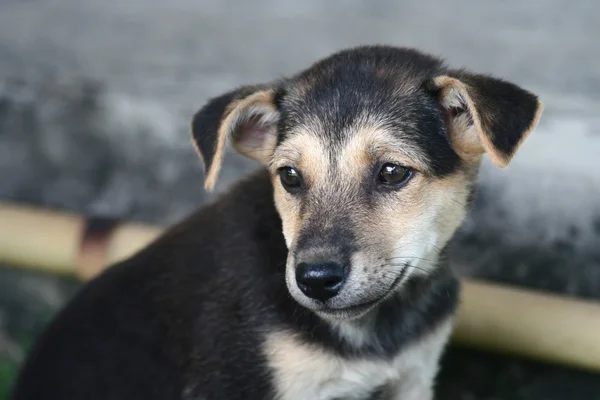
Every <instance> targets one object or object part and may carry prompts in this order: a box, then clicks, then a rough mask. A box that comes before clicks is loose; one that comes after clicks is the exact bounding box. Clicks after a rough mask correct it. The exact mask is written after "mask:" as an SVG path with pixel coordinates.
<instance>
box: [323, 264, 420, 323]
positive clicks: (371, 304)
mask: <svg viewBox="0 0 600 400" xmlns="http://www.w3.org/2000/svg"><path fill="white" fill-rule="evenodd" d="M408 269H409V268H408V267H406V268H403V269H402V271H401V272H400V274H399V275H398V276H397V277H396V279H394V282H392V284H391V285H390V288H389V289H388V290H387V291H386V292H385V293H384V294H383V295H382V296H379V297H378V298H376V299H374V300H369V301H366V302H364V303H359V304H355V305H351V306H348V307H341V308H331V307H326V308H323V309H320V310H315V311H316V313H317V314H319V315H321V316H323V317H325V318H331V319H336V320H342V319H344V320H348V319H357V318H361V317H363V316H365V315H367V314H368V313H369V312H371V311H372V310H374V309H375V308H377V306H378V305H380V304H381V303H383V302H384V301H386V300H387V299H388V298H389V297H390V296H391V295H393V293H394V292H395V291H396V289H397V288H398V285H399V284H400V282H402V280H403V279H404V277H405V276H406V273H407V271H408Z"/></svg>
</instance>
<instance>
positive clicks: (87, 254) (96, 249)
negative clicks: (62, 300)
mask: <svg viewBox="0 0 600 400" xmlns="http://www.w3.org/2000/svg"><path fill="white" fill-rule="evenodd" d="M161 232H162V229H160V228H158V227H154V226H149V225H143V224H133V223H123V222H120V221H117V220H108V219H101V218H86V217H83V216H81V215H76V214H72V213H66V212H56V211H49V210H44V209H39V208H35V207H28V206H22V205H16V204H7V203H0V261H4V262H6V263H8V264H11V265H15V266H21V267H24V268H33V269H36V270H41V271H45V272H50V273H55V274H70V275H77V276H78V277H80V278H81V279H83V280H88V279H91V278H93V277H94V276H95V275H96V274H98V273H99V272H101V271H102V270H103V269H104V268H105V267H106V266H107V265H111V264H113V263H115V262H117V261H120V260H123V259H125V258H127V257H129V256H131V255H133V254H134V253H135V252H137V251H139V250H141V249H142V248H143V247H144V246H146V245H148V244H149V243H150V242H151V241H152V240H154V239H155V238H156V237H158V236H159V235H160V233H161Z"/></svg>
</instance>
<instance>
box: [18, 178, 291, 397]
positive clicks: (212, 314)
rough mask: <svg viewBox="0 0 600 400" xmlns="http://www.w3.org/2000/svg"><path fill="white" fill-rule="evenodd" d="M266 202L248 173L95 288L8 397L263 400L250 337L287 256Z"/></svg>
mask: <svg viewBox="0 0 600 400" xmlns="http://www.w3.org/2000/svg"><path fill="white" fill-rule="evenodd" d="M271 196H272V194H271V188H270V182H269V180H268V177H267V176H266V173H264V172H261V173H260V174H257V175H254V176H252V177H251V178H249V179H247V180H245V181H243V182H241V183H240V184H239V185H237V186H236V187H235V188H234V189H233V190H232V191H231V192H230V193H229V194H228V195H227V196H226V197H224V198H222V199H221V200H219V201H217V202H216V203H215V204H213V205H210V206H209V207H207V208H205V209H203V210H202V211H200V212H198V213H197V214H195V215H193V216H192V217H191V218H190V219H188V220H187V221H186V222H185V223H183V224H181V225H179V226H176V227H174V228H172V229H170V230H169V231H168V232H167V233H166V234H165V235H164V236H163V237H162V238H159V239H158V241H157V242H156V243H154V245H153V246H150V247H149V248H147V249H146V250H144V251H142V252H141V253H139V254H137V255H136V256H134V257H133V258H131V259H129V260H127V261H124V262H123V263H121V264H119V265H116V266H114V267H112V268H111V269H109V270H108V271H107V272H105V273H104V274H103V275H101V276H100V277H99V278H97V279H96V280H94V281H92V282H91V283H90V284H89V285H87V286H86V287H85V288H84V289H83V290H82V291H81V292H80V293H79V294H78V295H77V296H76V297H75V298H74V299H73V301H72V302H71V303H70V304H69V305H68V306H67V307H66V308H65V309H64V310H63V311H62V312H61V313H60V315H59V316H58V317H57V318H56V320H55V321H54V322H53V323H52V324H51V325H50V327H49V329H48V330H47V331H46V332H45V334H44V335H43V336H42V338H41V339H40V341H39V342H38V344H37V345H36V347H35V348H34V350H33V352H32V354H31V356H30V358H29V360H28V363H27V364H26V365H25V367H24V369H23V371H22V373H21V376H20V378H19V381H18V382H17V385H16V387H15V391H14V394H13V399H14V400H25V399H27V400H33V399H40V400H41V399H44V400H58V399H87V400H94V399H99V400H100V399H103V400H106V399H147V400H150V399H161V400H166V399H181V398H182V393H184V392H188V394H189V398H194V399H195V398H197V397H195V396H194V394H193V392H194V387H193V386H194V385H193V384H192V383H194V384H197V385H198V387H202V388H203V390H205V391H208V392H210V393H212V394H213V395H212V397H211V398H222V399H237V398H239V399H242V398H246V399H251V398H256V399H263V398H268V395H267V393H268V391H269V390H270V388H269V386H268V385H267V384H265V380H264V379H262V377H264V376H265V375H266V374H267V372H266V369H265V367H264V363H263V361H264V360H263V358H262V356H261V352H260V348H261V343H260V342H259V340H260V335H259V333H260V332H257V330H260V329H264V328H261V327H262V326H264V324H265V322H266V321H268V320H269V318H275V316H271V317H270V314H272V313H273V304H274V303H273V300H274V298H275V297H277V296H285V293H275V292H274V291H273V289H276V290H277V288H278V287H279V289H283V290H285V286H282V285H271V287H270V288H269V287H268V286H269V282H270V281H273V280H277V275H278V274H277V271H276V270H277V269H278V270H279V271H280V273H279V274H280V277H283V274H284V269H283V265H284V263H285V256H286V252H285V244H284V242H283V238H282V236H281V233H280V231H279V228H278V224H279V221H278V217H277V214H276V212H275V209H274V207H273V205H272V199H271ZM249 244H251V245H249ZM269 269H272V271H268V270H269ZM281 279H283V278H281ZM259 322H260V323H259ZM222 374H227V375H222ZM188 378H189V379H188ZM255 378H256V379H255ZM240 393H243V395H241V394H240Z"/></svg>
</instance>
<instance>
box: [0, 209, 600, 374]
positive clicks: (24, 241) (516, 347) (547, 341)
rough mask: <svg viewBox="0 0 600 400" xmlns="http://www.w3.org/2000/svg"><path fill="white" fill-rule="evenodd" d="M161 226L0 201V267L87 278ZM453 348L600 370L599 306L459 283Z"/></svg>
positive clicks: (502, 287)
mask: <svg viewBox="0 0 600 400" xmlns="http://www.w3.org/2000/svg"><path fill="white" fill-rule="evenodd" d="M161 232H162V229H161V228H157V227H153V226H148V225H142V224H132V223H125V222H119V221H108V220H98V219H93V218H91V219H90V218H85V217H82V216H78V215H75V214H69V213H58V212H51V211H47V210H40V209H37V208H33V207H24V206H17V205H10V204H2V203H0V261H4V262H6V263H9V264H12V265H15V266H22V267H29V268H34V269H37V270H42V271H46V272H52V273H60V274H71V275H77V276H79V277H80V278H81V279H83V280H89V279H91V278H93V277H94V276H96V275H97V274H98V273H100V272H101V271H102V270H103V269H104V268H106V267H107V266H108V265H111V264H113V263H115V262H117V261H120V260H122V259H124V258H126V257H129V256H131V255H133V254H134V253H135V252H137V251H139V250H141V249H142V248H143V247H145V246H146V245H148V244H149V243H150V242H151V241H152V240H154V239H155V238H156V237H157V236H158V235H160V233H161ZM453 340H454V342H455V343H457V344H462V345H466V346H469V347H474V348H478V349H482V350H489V351H494V352H501V353H505V354H510V355H514V356H521V357H526V358H531V359H536V360H540V361H545V362H550V363H557V364H562V365H567V366H571V367H577V368H583V369H587V370H591V371H598V372H600V303H597V302H592V301H583V300H580V299H575V298H569V297H561V296H558V295H555V294H550V293H543V292H539V291H533V290H526V289H521V288H516V287H509V286H506V285H498V284H493V283H486V282H481V281H477V280H472V279H466V278H465V279H463V288H462V295H461V305H460V308H459V312H458V316H457V320H456V325H455V330H454V336H453Z"/></svg>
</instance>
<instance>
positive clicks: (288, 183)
mask: <svg viewBox="0 0 600 400" xmlns="http://www.w3.org/2000/svg"><path fill="white" fill-rule="evenodd" d="M279 179H281V184H282V185H283V187H285V188H286V189H288V190H290V189H295V188H299V187H300V185H301V184H302V179H301V178H300V173H299V172H298V171H296V170H295V169H294V168H292V167H283V168H280V169H279Z"/></svg>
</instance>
